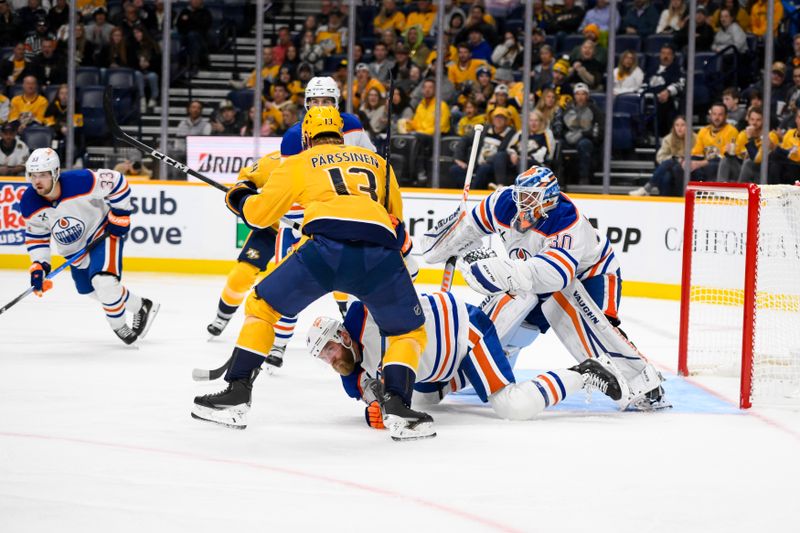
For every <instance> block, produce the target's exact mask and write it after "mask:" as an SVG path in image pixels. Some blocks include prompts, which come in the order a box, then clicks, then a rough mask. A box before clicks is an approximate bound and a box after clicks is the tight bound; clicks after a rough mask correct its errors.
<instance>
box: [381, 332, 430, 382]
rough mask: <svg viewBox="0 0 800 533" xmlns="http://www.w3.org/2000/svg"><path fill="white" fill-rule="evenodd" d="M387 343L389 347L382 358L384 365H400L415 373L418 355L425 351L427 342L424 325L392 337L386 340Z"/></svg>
mask: <svg viewBox="0 0 800 533" xmlns="http://www.w3.org/2000/svg"><path fill="white" fill-rule="evenodd" d="M388 341H389V347H388V348H387V350H386V355H385V356H384V358H383V363H384V365H387V364H400V365H404V366H407V367H409V368H410V369H412V370H413V371H414V372H416V371H417V367H418V366H419V358H420V355H421V354H422V352H423V351H424V350H425V345H426V344H427V342H428V335H427V333H426V332H425V325H424V324H423V325H422V326H420V327H418V328H417V329H415V330H413V331H409V332H408V333H403V334H402V335H393V336H391V337H389V338H388Z"/></svg>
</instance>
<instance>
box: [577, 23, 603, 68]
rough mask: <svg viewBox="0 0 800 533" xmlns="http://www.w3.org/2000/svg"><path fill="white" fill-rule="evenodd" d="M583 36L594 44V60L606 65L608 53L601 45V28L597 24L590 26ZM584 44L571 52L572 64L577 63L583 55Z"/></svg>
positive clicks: (584, 30) (584, 29) (586, 28)
mask: <svg viewBox="0 0 800 533" xmlns="http://www.w3.org/2000/svg"><path fill="white" fill-rule="evenodd" d="M582 33H583V36H584V37H586V38H587V39H589V40H590V41H593V42H594V58H595V59H596V60H598V61H599V62H600V64H601V65H605V64H606V59H607V58H608V53H607V52H606V48H605V46H603V45H602V44H601V43H600V28H598V27H597V24H589V25H588V26H586V27H585V28H583V32H582ZM582 46H583V43H581V44H579V45H577V46H575V47H573V48H572V50H570V52H569V58H570V63H572V62H574V61H576V60H577V59H578V58H579V57H580V55H581V47H582Z"/></svg>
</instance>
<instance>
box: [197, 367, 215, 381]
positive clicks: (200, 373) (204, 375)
mask: <svg viewBox="0 0 800 533" xmlns="http://www.w3.org/2000/svg"><path fill="white" fill-rule="evenodd" d="M192 379H193V380H195V381H210V380H211V372H210V371H209V370H206V369H205V368H195V369H194V370H192Z"/></svg>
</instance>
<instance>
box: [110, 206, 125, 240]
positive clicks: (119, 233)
mask: <svg viewBox="0 0 800 533" xmlns="http://www.w3.org/2000/svg"><path fill="white" fill-rule="evenodd" d="M106 229H107V230H108V232H109V233H110V234H111V235H113V236H114V237H124V236H125V235H127V234H128V232H129V231H130V230H131V214H130V213H129V212H128V211H121V210H116V209H112V210H111V211H109V212H108V226H107V227H106Z"/></svg>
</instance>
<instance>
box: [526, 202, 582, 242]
mask: <svg viewBox="0 0 800 533" xmlns="http://www.w3.org/2000/svg"><path fill="white" fill-rule="evenodd" d="M579 216H580V215H579V213H578V208H577V207H575V204H573V203H572V200H571V199H570V198H569V197H568V196H567V195H565V194H562V195H561V198H560V199H559V200H558V205H556V207H555V209H553V210H552V211H550V212H549V213H547V218H545V219H543V220H542V222H541V224H540V225H537V227H536V231H538V232H539V233H541V234H543V235H545V236H549V235H555V234H556V233H561V232H562V231H564V230H566V229H568V228H569V227H571V226H572V225H573V224H575V222H577V220H578V218H579Z"/></svg>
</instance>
